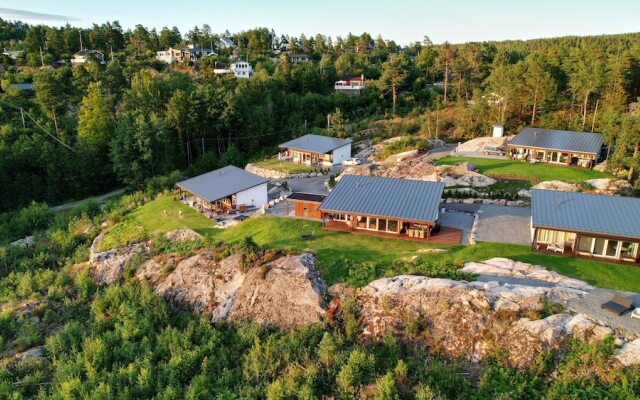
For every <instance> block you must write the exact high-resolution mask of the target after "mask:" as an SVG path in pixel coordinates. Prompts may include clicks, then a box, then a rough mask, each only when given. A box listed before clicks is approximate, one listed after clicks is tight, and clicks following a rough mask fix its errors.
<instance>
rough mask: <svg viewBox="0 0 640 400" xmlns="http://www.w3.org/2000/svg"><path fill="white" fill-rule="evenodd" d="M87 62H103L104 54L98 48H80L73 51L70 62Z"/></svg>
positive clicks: (75, 63)
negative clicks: (75, 51) (77, 50)
mask: <svg viewBox="0 0 640 400" xmlns="http://www.w3.org/2000/svg"><path fill="white" fill-rule="evenodd" d="M89 62H99V63H100V64H104V54H102V53H101V52H99V51H98V50H80V51H79V52H77V53H75V54H74V55H73V58H72V59H71V64H74V65H77V64H86V63H89Z"/></svg>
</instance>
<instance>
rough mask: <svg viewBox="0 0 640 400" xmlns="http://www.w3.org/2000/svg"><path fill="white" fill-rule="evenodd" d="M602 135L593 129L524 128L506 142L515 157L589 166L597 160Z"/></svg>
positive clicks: (513, 157)
mask: <svg viewBox="0 0 640 400" xmlns="http://www.w3.org/2000/svg"><path fill="white" fill-rule="evenodd" d="M601 151H602V135H601V134H600V133H595V132H576V131H561V130H556V129H541V128H531V127H529V128H524V129H523V130H522V131H521V132H520V133H518V134H517V135H516V137H515V138H513V140H511V141H510V142H509V143H507V153H508V154H509V157H510V158H512V159H515V160H522V161H530V162H546V163H553V164H563V165H571V166H578V167H582V168H593V167H594V166H595V164H596V163H597V162H598V160H599V159H600V154H601Z"/></svg>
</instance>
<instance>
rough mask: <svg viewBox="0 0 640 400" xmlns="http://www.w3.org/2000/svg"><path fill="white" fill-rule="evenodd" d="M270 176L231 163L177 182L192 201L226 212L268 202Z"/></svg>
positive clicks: (195, 203) (258, 205) (205, 208)
mask: <svg viewBox="0 0 640 400" xmlns="http://www.w3.org/2000/svg"><path fill="white" fill-rule="evenodd" d="M267 182H268V180H267V179H265V178H263V177H261V176H258V175H254V174H252V173H250V172H247V171H245V170H243V169H240V168H238V167H234V166H232V165H229V166H226V167H224V168H220V169H217V170H215V171H211V172H207V173H206V174H202V175H198V176H195V177H193V178H190V179H187V180H184V181H182V182H178V183H176V186H177V187H178V188H179V189H180V190H182V191H183V192H186V193H188V194H189V195H190V198H191V200H190V201H191V202H193V204H192V205H194V206H198V207H200V208H202V209H203V210H208V211H214V212H225V211H229V210H236V209H237V210H240V211H242V210H243V209H246V208H251V207H261V206H262V205H263V204H265V203H267V202H268V196H267Z"/></svg>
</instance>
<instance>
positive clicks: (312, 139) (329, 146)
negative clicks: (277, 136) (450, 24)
mask: <svg viewBox="0 0 640 400" xmlns="http://www.w3.org/2000/svg"><path fill="white" fill-rule="evenodd" d="M349 143H351V139H340V138H334V137H329V136H320V135H311V134H309V135H304V136H300V137H299V138H295V139H293V140H289V141H288V142H286V143H282V144H281V145H280V147H282V148H286V149H296V150H303V151H310V152H313V153H320V154H324V153H328V152H330V151H332V150H335V149H337V148H339V147H342V146H344V145H346V144H349Z"/></svg>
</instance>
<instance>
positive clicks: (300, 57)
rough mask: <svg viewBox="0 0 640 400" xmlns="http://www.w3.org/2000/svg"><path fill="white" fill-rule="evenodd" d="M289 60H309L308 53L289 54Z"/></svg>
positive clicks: (302, 61) (301, 61) (303, 61)
mask: <svg viewBox="0 0 640 400" xmlns="http://www.w3.org/2000/svg"><path fill="white" fill-rule="evenodd" d="M289 61H290V62H291V63H293V64H302V63H307V62H309V61H311V57H309V55H308V54H289Z"/></svg>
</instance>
